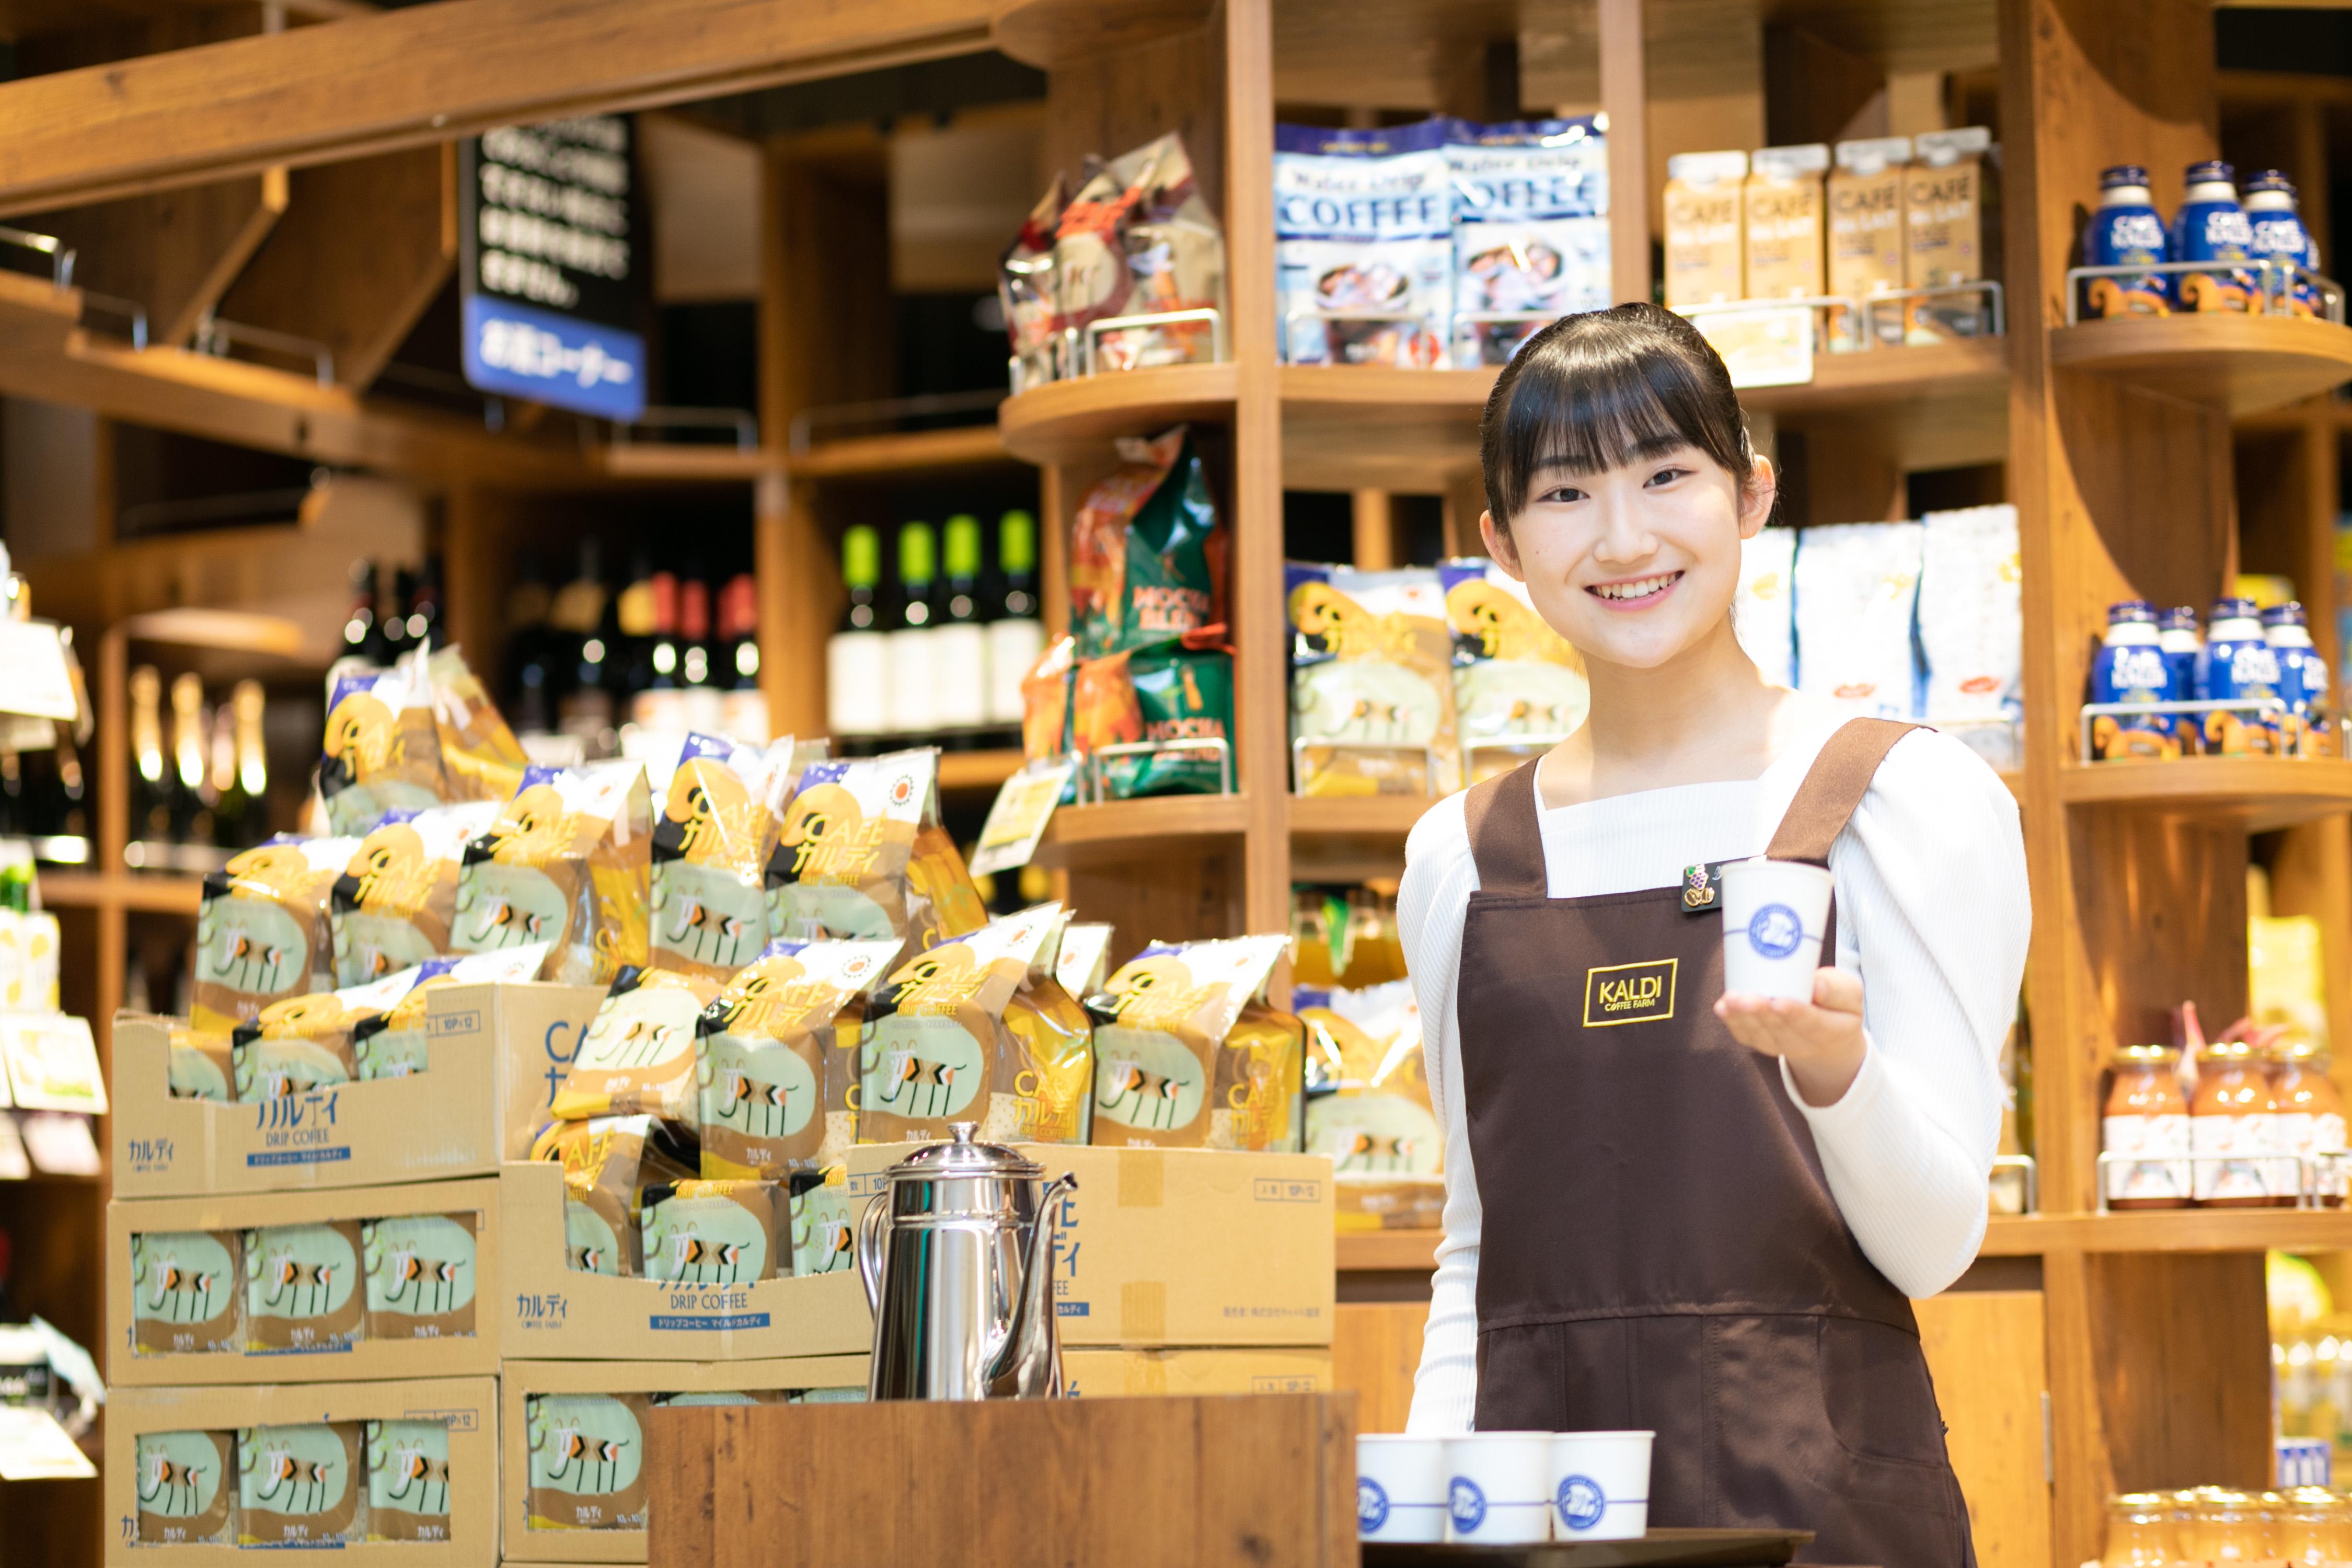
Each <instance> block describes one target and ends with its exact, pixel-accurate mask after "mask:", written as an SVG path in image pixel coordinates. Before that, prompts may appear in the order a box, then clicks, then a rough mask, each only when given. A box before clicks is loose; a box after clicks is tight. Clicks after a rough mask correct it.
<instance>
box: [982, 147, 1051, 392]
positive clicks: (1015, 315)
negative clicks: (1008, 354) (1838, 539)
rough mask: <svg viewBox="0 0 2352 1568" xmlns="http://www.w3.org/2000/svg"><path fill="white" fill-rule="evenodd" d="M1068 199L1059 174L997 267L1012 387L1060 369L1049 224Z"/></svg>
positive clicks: (1040, 379) (1043, 379) (1039, 381)
mask: <svg viewBox="0 0 2352 1568" xmlns="http://www.w3.org/2000/svg"><path fill="white" fill-rule="evenodd" d="M1067 205H1069V186H1068V185H1067V184H1066V183H1065V182H1064V180H1063V178H1062V176H1061V175H1060V174H1055V176H1054V184H1053V185H1052V186H1051V187H1050V188H1049V189H1048V190H1047V191H1046V192H1045V195H1042V196H1040V197H1038V198H1037V205H1035V206H1034V207H1032V208H1031V209H1030V211H1029V216H1028V217H1027V219H1026V220H1024V222H1023V224H1022V225H1021V232H1020V233H1019V234H1016V235H1014V236H1013V243H1012V244H1011V245H1010V246H1008V247H1006V248H1005V252H1004V256H1003V259H1002V260H1000V261H999V262H998V263H997V268H996V297H997V300H998V301H999V302H1000V303H1001V304H1002V305H1003V307H1004V332H1005V336H1006V337H1007V338H1009V339H1010V340H1011V346H1012V351H1013V352H1012V359H1013V365H1014V366H1015V370H1016V374H1017V375H1018V377H1019V379H1018V380H1016V381H1015V382H1014V383H1013V386H1014V389H1015V390H1016V391H1017V390H1020V389H1022V388H1024V387H1029V386H1035V385H1040V384H1044V383H1045V382H1049V381H1052V380H1054V379H1055V377H1057V376H1059V375H1061V374H1063V370H1062V304H1061V294H1060V290H1059V289H1058V288H1057V287H1056V286H1055V277H1054V230H1055V228H1056V227H1058V226H1060V224H1061V221H1062V209H1063V208H1064V207H1066V206H1067Z"/></svg>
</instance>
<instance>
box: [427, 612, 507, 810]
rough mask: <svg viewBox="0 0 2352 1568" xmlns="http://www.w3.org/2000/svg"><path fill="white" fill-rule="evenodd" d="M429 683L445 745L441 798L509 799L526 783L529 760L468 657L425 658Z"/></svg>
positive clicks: (451, 650)
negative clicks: (525, 775) (524, 776)
mask: <svg viewBox="0 0 2352 1568" xmlns="http://www.w3.org/2000/svg"><path fill="white" fill-rule="evenodd" d="M425 686H426V689H427V690H428V691H429V692H430V694H431V697H432V701H433V727H434V731H435V733H436V735H437V736H438V737H439V740H440V742H441V784H442V797H443V798H444V799H446V800H492V801H497V800H506V799H509V798H510V797H511V796H512V795H514V792H515V791H516V790H517V789H519V788H520V787H521V785H522V773H523V769H524V768H525V767H527V766H529V765H530V763H529V759H527V758H525V757H524V755H523V754H522V743H521V742H519V741H517V740H516V739H515V733H514V731H513V730H511V729H509V727H508V725H507V721H506V718H505V716H504V715H503V714H501V713H500V712H499V710H498V704H496V703H495V702H492V701H491V700H490V694H489V691H488V689H487V688H486V687H484V686H483V685H482V682H481V679H480V678H479V677H478V676H476V675H475V673H474V671H473V669H472V668H470V667H469V666H468V665H467V663H466V659H465V656H464V655H463V654H461V653H459V652H458V651H457V648H456V647H438V648H435V649H433V650H432V652H431V653H429V654H428V655H426V656H425Z"/></svg>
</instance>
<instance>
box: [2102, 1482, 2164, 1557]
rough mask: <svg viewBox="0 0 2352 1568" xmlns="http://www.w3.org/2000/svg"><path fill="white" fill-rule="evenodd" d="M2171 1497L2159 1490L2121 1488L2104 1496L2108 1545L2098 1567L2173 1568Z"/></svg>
mask: <svg viewBox="0 0 2352 1568" xmlns="http://www.w3.org/2000/svg"><path fill="white" fill-rule="evenodd" d="M2180 1561H2181V1558H2180V1556H2179V1552H2177V1551H2176V1550H2175V1546H2174V1542H2173V1530H2172V1500H2171V1499H2169V1498H2168V1497H2167V1496H2165V1494H2163V1493H2162V1492H2124V1493H2121V1494H2120V1495H2118V1496H2116V1497H2111V1498H2109V1499H2108V1500H2107V1545H2106V1550H2105V1551H2104V1552H2101V1553H2100V1554H2099V1568H2172V1565H2173V1564H2175V1563H2179V1562H2180Z"/></svg>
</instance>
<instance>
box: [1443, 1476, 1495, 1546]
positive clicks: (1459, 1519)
mask: <svg viewBox="0 0 2352 1568" xmlns="http://www.w3.org/2000/svg"><path fill="white" fill-rule="evenodd" d="M1445 1508H1446V1511H1447V1512H1449V1513H1451V1514H1452V1515H1453V1516H1454V1529H1456V1530H1458V1531H1461V1532H1462V1533H1463V1534H1465V1535H1467V1534H1469V1533H1470V1532H1471V1531H1474V1530H1476V1529H1477V1528H1478V1527H1479V1526H1480V1525H1482V1524H1484V1523H1486V1493H1485V1492H1482V1491H1480V1490H1479V1489H1478V1483H1477V1482H1476V1481H1474V1480H1472V1479H1470V1478H1469V1477H1468V1476H1456V1477H1454V1479H1453V1480H1452V1481H1450V1482H1448V1483H1447V1485H1446V1488H1445Z"/></svg>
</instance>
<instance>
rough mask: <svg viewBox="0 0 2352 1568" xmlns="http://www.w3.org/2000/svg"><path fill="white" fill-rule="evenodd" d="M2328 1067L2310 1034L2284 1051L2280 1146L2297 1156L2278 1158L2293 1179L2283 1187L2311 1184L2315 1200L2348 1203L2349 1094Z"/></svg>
mask: <svg viewBox="0 0 2352 1568" xmlns="http://www.w3.org/2000/svg"><path fill="white" fill-rule="evenodd" d="M2327 1068H2328V1061H2327V1056H2326V1052H2324V1051H2322V1050H2320V1049H2319V1047H2316V1046H2315V1045H2314V1044H2312V1042H2310V1041H2309V1040H2296V1041H2294V1042H2293V1043H2292V1044H2290V1045H2289V1046H2288V1047H2287V1048H2286V1049H2285V1050H2284V1052H2283V1053H2281V1055H2280V1058H2279V1062H2278V1068H2277V1071H2276V1073H2275V1075H2274V1076H2273V1080H2272V1087H2271V1095H2272V1098H2273V1099H2274V1100H2277V1101H2278V1108H2279V1110H2278V1117H2279V1121H2278V1127H2279V1152H2280V1153H2282V1154H2291V1155H2295V1156H2298V1158H2297V1159H2294V1160H2293V1161H2287V1160H2282V1161H2280V1163H2279V1164H2280V1170H2281V1173H2283V1174H2289V1175H2291V1176H2292V1177H2293V1179H2294V1185H2293V1186H2289V1187H2286V1188H2284V1189H2283V1190H2284V1191H2285V1192H2288V1193H2294V1192H2297V1191H2300V1190H2303V1189H2304V1188H2305V1186H2306V1185H2307V1186H2308V1188H2309V1191H2310V1193H2311V1195H2312V1198H2313V1200H2314V1201H2315V1203H2317V1204H2318V1205H2320V1206H2321V1207H2323V1208H2331V1209H2335V1208H2342V1207H2343V1206H2344V1189H2345V1168H2344V1163H2343V1161H2342V1159H2341V1158H2340V1156H2342V1155H2343V1153H2344V1152H2345V1142H2344V1097H2343V1096H2342V1095H2341V1094H2340V1093H2338V1092H2337V1091H2336V1084H2335V1081H2334V1080H2333V1079H2330V1078H2329V1077H2328V1075H2327ZM2327 1155H2336V1156H2339V1158H2337V1159H2333V1160H2330V1159H2326V1158H2324V1156H2327Z"/></svg>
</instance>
